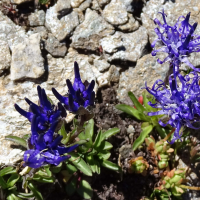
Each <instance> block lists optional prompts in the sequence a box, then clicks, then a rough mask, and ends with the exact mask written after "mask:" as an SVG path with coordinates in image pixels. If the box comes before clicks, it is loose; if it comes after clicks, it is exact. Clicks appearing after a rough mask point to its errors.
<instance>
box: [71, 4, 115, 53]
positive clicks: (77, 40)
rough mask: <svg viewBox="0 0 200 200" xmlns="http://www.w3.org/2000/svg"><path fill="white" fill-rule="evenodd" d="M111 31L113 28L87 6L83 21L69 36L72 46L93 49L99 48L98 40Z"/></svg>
mask: <svg viewBox="0 0 200 200" xmlns="http://www.w3.org/2000/svg"><path fill="white" fill-rule="evenodd" d="M113 33H114V28H113V27H112V26H111V25H110V24H108V23H107V22H106V21H105V20H104V19H103V18H102V17H101V16H99V15H98V14H97V12H96V11H92V10H91V9H89V8H88V9H87V10H86V14H85V20H84V22H83V23H82V24H80V25H79V26H78V27H76V29H75V31H74V34H73V36H72V37H71V39H72V47H74V48H76V49H87V50H93V51H95V50H97V49H98V48H99V40H100V39H102V38H103V37H105V36H107V35H110V34H113Z"/></svg>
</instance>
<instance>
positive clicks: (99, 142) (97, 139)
mask: <svg viewBox="0 0 200 200" xmlns="http://www.w3.org/2000/svg"><path fill="white" fill-rule="evenodd" d="M101 138H102V133H101V130H100V131H99V132H98V133H97V136H96V138H95V141H94V145H93V147H94V149H97V148H98V147H99V146H100V145H101V141H102V140H101Z"/></svg>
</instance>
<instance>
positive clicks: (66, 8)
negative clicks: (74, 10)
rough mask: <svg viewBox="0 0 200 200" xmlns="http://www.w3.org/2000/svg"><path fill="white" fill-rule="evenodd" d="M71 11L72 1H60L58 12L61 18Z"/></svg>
mask: <svg viewBox="0 0 200 200" xmlns="http://www.w3.org/2000/svg"><path fill="white" fill-rule="evenodd" d="M70 11H71V1H70V0H58V2H57V4H56V12H57V13H58V15H60V16H64V15H66V14H68V13H69V12H70Z"/></svg>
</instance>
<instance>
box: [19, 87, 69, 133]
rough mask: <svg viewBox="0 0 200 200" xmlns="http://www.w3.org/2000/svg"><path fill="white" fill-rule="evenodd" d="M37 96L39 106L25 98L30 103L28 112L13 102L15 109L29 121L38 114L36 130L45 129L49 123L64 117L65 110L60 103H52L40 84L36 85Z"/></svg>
mask: <svg viewBox="0 0 200 200" xmlns="http://www.w3.org/2000/svg"><path fill="white" fill-rule="evenodd" d="M37 90H38V96H39V106H38V105H36V104H35V103H33V102H32V101H30V100H29V99H27V98H25V101H26V102H27V103H28V104H29V105H30V108H29V110H30V112H27V111H25V110H23V109H21V108H20V107H19V106H18V105H17V104H15V109H16V110H17V111H18V112H19V113H20V114H21V115H23V116H24V117H26V118H27V119H28V120H29V121H30V122H31V121H32V118H33V116H34V115H37V116H40V121H39V123H38V130H39V131H43V130H47V128H48V127H49V125H50V124H52V123H53V122H54V121H56V120H58V119H59V118H61V117H64V118H65V117H66V116H67V114H66V111H65V109H64V107H63V106H62V104H61V103H58V105H57V106H55V105H52V104H51V103H50V101H49V100H48V98H47V95H46V92H45V90H44V89H42V88H41V87H40V86H38V87H37Z"/></svg>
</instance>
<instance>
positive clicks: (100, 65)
mask: <svg viewBox="0 0 200 200" xmlns="http://www.w3.org/2000/svg"><path fill="white" fill-rule="evenodd" d="M93 63H94V66H95V67H96V68H97V69H98V70H99V72H103V71H105V70H107V69H108V68H109V67H110V64H109V63H108V62H107V61H106V60H104V59H103V58H102V57H97V58H96V59H94V61H93Z"/></svg>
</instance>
